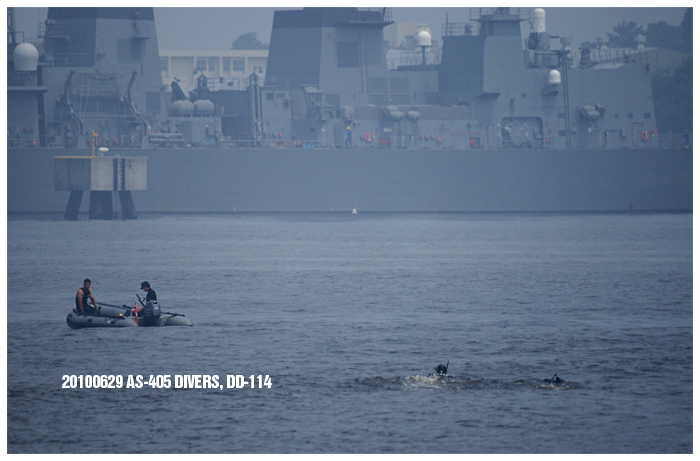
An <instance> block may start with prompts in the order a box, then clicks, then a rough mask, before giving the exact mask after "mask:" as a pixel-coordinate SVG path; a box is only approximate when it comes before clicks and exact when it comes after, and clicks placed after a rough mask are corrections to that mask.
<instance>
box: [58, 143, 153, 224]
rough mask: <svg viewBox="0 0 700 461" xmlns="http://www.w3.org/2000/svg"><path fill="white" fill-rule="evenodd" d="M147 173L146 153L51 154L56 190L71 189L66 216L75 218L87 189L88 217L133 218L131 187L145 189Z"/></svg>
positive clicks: (134, 212) (134, 215)
mask: <svg viewBox="0 0 700 461" xmlns="http://www.w3.org/2000/svg"><path fill="white" fill-rule="evenodd" d="M146 176H147V158H146V157H104V156H98V157H54V185H55V190H57V191H70V193H71V194H70V197H69V199H68V204H67V206H66V211H65V213H64V215H63V217H64V218H65V219H67V220H77V219H78V214H79V212H80V204H81V201H82V198H83V193H84V192H85V191H90V206H89V211H88V216H89V218H90V219H107V220H109V219H114V218H115V217H116V218H119V217H120V218H121V219H136V218H137V215H136V208H135V206H134V200H133V198H132V197H131V191H134V190H146V187H147V181H146ZM114 192H117V194H116V195H115V194H114ZM117 198H118V202H117Z"/></svg>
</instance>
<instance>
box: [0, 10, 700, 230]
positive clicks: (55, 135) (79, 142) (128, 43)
mask: <svg viewBox="0 0 700 461" xmlns="http://www.w3.org/2000/svg"><path fill="white" fill-rule="evenodd" d="M11 10H12V8H10V9H8V149H7V152H8V162H7V165H8V200H7V203H8V212H12V213H23V212H63V211H64V210H65V211H66V216H68V215H69V214H70V215H71V216H72V217H73V218H77V213H78V211H79V210H85V207H86V206H87V203H82V204H81V200H80V196H79V195H75V194H78V193H79V194H82V191H83V190H90V191H91V194H95V195H94V196H93V195H91V201H95V202H97V201H99V198H98V197H99V196H98V195H97V194H99V193H102V194H103V195H104V194H105V193H106V194H110V195H109V197H112V196H111V193H112V192H117V191H119V192H120V194H119V198H120V200H121V208H120V205H119V204H118V203H117V200H116V194H115V195H114V197H115V198H114V207H112V206H111V205H109V206H107V214H106V215H105V214H104V213H102V214H100V213H95V214H94V215H93V214H92V203H91V204H90V208H91V214H90V216H91V217H102V218H106V219H111V218H112V217H113V216H114V214H115V213H117V211H118V210H121V212H122V215H123V216H124V217H136V210H138V212H168V213H170V212H175V213H177V212H186V213H197V212H205V213H206V212H233V211H239V212H329V211H347V212H350V210H351V209H355V208H356V209H357V210H359V211H360V212H367V211H376V212H510V211H514V212H521V211H534V212H550V211H552V212H561V211H628V210H640V211H652V210H653V211H692V179H693V178H692V145H685V146H682V145H678V146H667V145H663V143H662V142H661V141H662V139H661V136H659V133H658V130H657V129H656V120H655V115H654V102H653V96H652V92H651V78H650V70H649V65H648V62H645V60H644V59H643V54H635V53H619V54H616V55H615V54H606V55H605V56H603V55H596V54H595V53H582V54H581V55H580V56H579V55H576V56H575V55H574V53H572V51H571V50H570V49H569V45H570V43H571V41H570V39H567V38H566V37H553V36H550V34H548V33H547V31H546V27H545V20H544V18H545V17H544V10H542V9H531V8H469V9H467V8H465V9H464V11H465V18H464V22H446V23H445V24H444V26H443V30H442V39H443V48H442V55H441V59H440V62H439V63H430V64H428V63H426V62H425V61H423V62H419V63H414V64H410V65H408V64H407V65H402V66H398V67H397V68H395V69H389V68H388V65H387V58H386V53H385V44H384V37H383V30H384V28H385V27H386V26H387V25H389V24H391V23H392V19H391V10H390V9H387V8H352V7H348V8H303V9H299V10H283V11H277V12H275V16H274V23H273V28H272V35H271V39H270V48H269V55H268V63H267V73H266V76H265V79H264V81H261V79H260V78H259V77H258V76H257V75H256V74H252V75H251V76H250V78H248V79H247V84H246V88H244V89H240V90H233V89H225V88H216V85H215V83H216V82H214V81H213V79H208V78H207V77H206V75H204V74H203V75H201V76H200V78H199V79H198V81H197V87H196V88H195V89H194V90H193V91H191V92H186V91H183V89H182V88H181V87H180V86H179V84H178V82H176V81H173V82H163V80H162V77H161V71H160V60H159V55H158V41H157V37H156V29H155V22H154V11H153V9H152V8H49V10H48V15H47V18H46V21H44V22H43V23H42V24H41V25H40V31H39V35H40V37H39V38H38V40H36V41H34V42H33V44H31V45H28V44H27V43H22V41H21V40H19V38H21V35H20V34H19V32H18V31H16V30H14V29H13V23H12V12H11ZM523 21H530V22H531V24H532V31H531V32H530V34H529V35H528V36H526V37H522V36H521V28H520V24H521V22H523ZM417 39H418V44H419V45H421V44H423V45H427V43H421V40H424V39H425V38H424V37H417ZM96 151H97V155H98V156H107V157H108V158H110V159H114V160H115V163H114V164H115V165H117V161H118V159H121V160H120V161H121V163H120V165H122V166H121V167H118V166H115V170H114V171H115V172H114V180H113V181H112V180H111V179H110V181H111V182H109V185H108V186H105V187H103V188H102V189H101V192H100V191H97V190H95V187H92V188H91V187H89V185H88V186H85V187H83V186H80V187H77V188H76V187H72V188H71V187H67V186H65V185H63V186H62V185H61V184H62V181H61V180H59V173H58V170H59V167H58V166H57V165H59V160H57V158H64V159H65V158H77V157H82V158H86V157H93V156H94V155H95V152H96ZM144 158H145V160H143V162H141V163H143V164H145V162H146V161H147V178H144V181H143V184H142V187H141V186H139V187H132V188H131V190H129V188H128V186H125V184H127V183H128V181H125V180H124V175H126V173H124V172H123V170H124V169H125V168H128V165H130V164H131V163H128V162H130V161H131V160H129V159H144ZM125 162H127V163H125ZM134 164H138V162H134ZM125 165H126V166H125ZM110 171H111V170H110ZM71 174H72V173H71ZM111 174H112V173H110V175H111ZM93 175H94V172H93ZM120 175H121V176H120ZM93 180H94V176H93ZM146 182H147V186H146V185H145V184H146ZM64 186H65V187H64ZM77 189H80V191H78V190H77ZM107 200H108V201H109V200H110V199H109V198H108V199H107ZM67 203H68V207H67ZM71 207H72V208H73V211H72V213H68V211H69V208H71ZM81 207H82V208H81Z"/></svg>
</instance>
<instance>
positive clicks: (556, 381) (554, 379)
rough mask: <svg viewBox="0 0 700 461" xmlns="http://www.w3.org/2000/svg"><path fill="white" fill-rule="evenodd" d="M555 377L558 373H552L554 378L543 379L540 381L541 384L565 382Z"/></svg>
mask: <svg viewBox="0 0 700 461" xmlns="http://www.w3.org/2000/svg"><path fill="white" fill-rule="evenodd" d="M557 375H558V373H554V376H552V378H551V379H549V378H545V379H543V380H542V382H543V383H547V384H561V383H563V382H566V381H564V380H563V379H561V378H560V377H559V376H557Z"/></svg>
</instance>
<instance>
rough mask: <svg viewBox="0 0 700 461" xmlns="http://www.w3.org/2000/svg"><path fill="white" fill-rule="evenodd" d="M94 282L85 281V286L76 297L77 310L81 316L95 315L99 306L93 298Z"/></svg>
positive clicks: (79, 289)
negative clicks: (96, 307) (90, 302)
mask: <svg viewBox="0 0 700 461" xmlns="http://www.w3.org/2000/svg"><path fill="white" fill-rule="evenodd" d="M91 284H92V282H91V281H90V279H85V280H84V281H83V286H82V287H81V288H78V293H77V294H76V295H75V310H77V311H78V312H79V313H81V314H94V313H95V306H97V301H95V298H94V297H93V296H92V292H91V291H90V285H91ZM88 300H90V301H92V305H90V304H88Z"/></svg>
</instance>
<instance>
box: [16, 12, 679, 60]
mask: <svg viewBox="0 0 700 461" xmlns="http://www.w3.org/2000/svg"><path fill="white" fill-rule="evenodd" d="M158 3H160V4H163V3H162V2H157V3H156V4H158ZM280 3H283V2H279V3H278V4H280ZM166 4H167V3H166ZM205 4H210V3H209V2H207V3H205ZM403 4H406V3H403ZM408 4H410V2H409V3H408ZM112 6H113V5H112ZM287 8H292V7H287ZM544 8H545V12H546V15H547V31H548V32H549V33H550V34H552V35H565V36H570V37H572V38H573V39H574V40H573V46H574V47H577V46H578V44H580V43H581V42H584V41H595V39H596V37H597V36H599V35H602V34H604V33H606V32H610V31H612V28H613V26H615V25H616V24H618V23H620V22H622V21H634V22H636V23H638V24H640V25H642V26H644V27H646V26H647V25H648V24H649V23H652V22H658V21H666V22H667V23H669V24H671V25H679V24H680V22H681V21H682V20H683V14H684V12H685V8H628V7H624V8H600V7H596V8H549V7H544ZM275 9H279V8H267V7H260V8H222V7H198V8H184V7H182V8H172V7H156V8H155V18H156V32H157V34H158V44H159V47H160V48H162V49H212V50H222V49H229V48H230V47H231V43H232V42H233V41H234V40H235V39H236V38H237V37H238V36H239V35H242V34H244V33H247V32H255V33H256V34H257V36H258V39H260V40H261V41H263V42H269V41H270V33H271V30H272V17H273V12H274V11H275ZM391 10H392V15H393V19H394V21H395V22H411V23H427V24H428V25H429V26H430V28H431V30H432V32H433V35H434V36H436V37H439V35H440V31H441V26H442V24H443V23H444V22H445V14H446V13H447V14H449V19H450V22H467V21H468V20H469V8H454V7H431V8H395V7H392V8H391ZM42 16H43V18H45V17H46V8H18V11H17V17H18V21H21V22H22V23H23V24H26V26H24V29H25V30H28V32H27V35H28V36H35V35H36V32H35V31H36V24H37V23H38V22H40V21H42V20H43V18H42ZM526 27H527V30H528V31H529V26H527V25H526ZM32 30H33V31H34V33H33V35H32Z"/></svg>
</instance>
